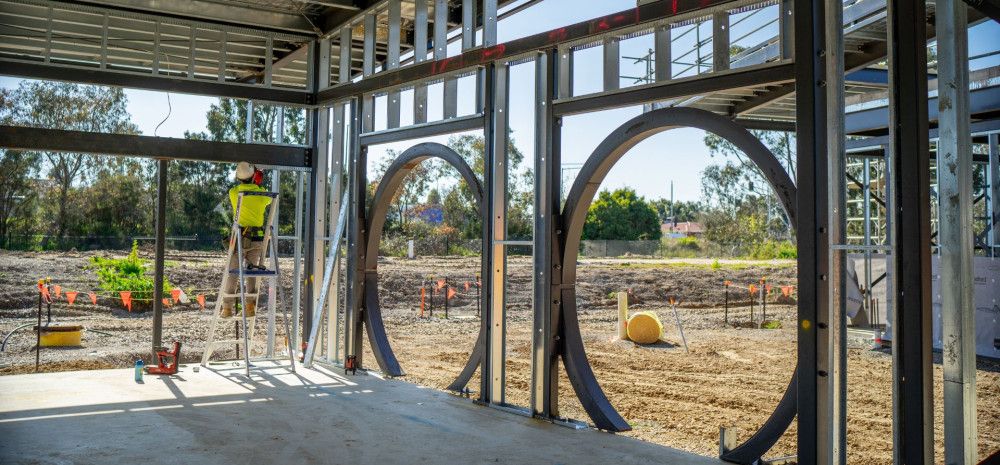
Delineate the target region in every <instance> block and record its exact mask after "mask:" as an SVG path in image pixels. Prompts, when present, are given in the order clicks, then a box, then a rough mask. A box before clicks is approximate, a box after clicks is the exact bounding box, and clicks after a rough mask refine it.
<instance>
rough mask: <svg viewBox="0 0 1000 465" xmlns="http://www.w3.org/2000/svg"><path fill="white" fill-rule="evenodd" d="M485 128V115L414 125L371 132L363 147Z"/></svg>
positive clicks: (362, 138)
mask: <svg viewBox="0 0 1000 465" xmlns="http://www.w3.org/2000/svg"><path fill="white" fill-rule="evenodd" d="M482 127H483V114H482V113H477V114H475V115H468V116H462V117H458V118H451V119H445V120H440V121H433V122H430V123H423V124H414V125H412V126H406V127H402V128H395V129H385V130H382V131H375V132H369V133H366V134H362V135H361V144H362V145H378V144H387V143H391V142H400V141H404V140H408V139H420V138H423V137H433V136H443V135H446V134H453V133H456V132H462V131H471V130H475V129H480V128H482Z"/></svg>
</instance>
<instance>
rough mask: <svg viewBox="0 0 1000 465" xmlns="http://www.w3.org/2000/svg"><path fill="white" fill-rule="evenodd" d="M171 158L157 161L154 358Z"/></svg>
mask: <svg viewBox="0 0 1000 465" xmlns="http://www.w3.org/2000/svg"><path fill="white" fill-rule="evenodd" d="M169 169H170V160H168V159H166V158H161V159H159V160H157V161H156V225H155V227H156V256H155V257H154V261H153V358H151V359H150V360H151V361H155V360H156V351H157V349H159V348H160V347H162V346H163V340H162V339H163V265H164V264H163V261H164V253H163V249H164V245H165V242H166V240H167V239H166V236H167V233H166V231H167V172H168V170H169Z"/></svg>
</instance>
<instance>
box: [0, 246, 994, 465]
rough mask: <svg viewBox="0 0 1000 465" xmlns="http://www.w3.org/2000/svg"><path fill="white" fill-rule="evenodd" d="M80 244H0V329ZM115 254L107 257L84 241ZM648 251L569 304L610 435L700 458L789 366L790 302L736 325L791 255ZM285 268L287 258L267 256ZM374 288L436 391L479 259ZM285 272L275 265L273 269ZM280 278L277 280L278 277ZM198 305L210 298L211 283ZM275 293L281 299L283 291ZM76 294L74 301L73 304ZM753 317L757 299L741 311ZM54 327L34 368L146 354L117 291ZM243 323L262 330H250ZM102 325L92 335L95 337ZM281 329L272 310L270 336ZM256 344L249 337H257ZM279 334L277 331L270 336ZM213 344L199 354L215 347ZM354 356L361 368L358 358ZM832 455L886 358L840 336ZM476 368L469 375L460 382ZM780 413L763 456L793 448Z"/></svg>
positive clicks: (468, 340)
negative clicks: (429, 305) (844, 347)
mask: <svg viewBox="0 0 1000 465" xmlns="http://www.w3.org/2000/svg"><path fill="white" fill-rule="evenodd" d="M94 254H95V253H92V252H88V253H12V252H3V251H0V332H2V333H3V334H4V335H6V334H7V333H8V332H9V331H11V330H12V329H13V328H14V327H16V326H18V325H20V324H25V323H30V322H33V321H34V318H35V315H36V314H35V312H36V309H37V294H36V293H35V292H34V291H33V283H34V281H35V280H36V279H37V278H39V277H43V276H51V277H52V278H53V280H54V282H56V283H62V285H63V287H64V288H67V289H74V290H89V289H94V288H96V280H95V277H94V276H93V273H92V272H90V271H88V270H86V269H85V266H86V264H87V260H88V258H89V257H90V256H92V255H94ZM96 254H100V255H121V254H122V253H121V252H97V253H96ZM221 260H222V256H221V255H220V254H194V253H187V252H176V251H171V252H168V261H167V269H166V270H167V271H166V272H167V277H168V279H169V280H170V281H171V282H172V283H174V284H175V285H177V286H180V287H181V288H184V289H186V290H187V289H191V290H198V289H206V290H210V289H213V288H215V287H216V286H217V285H218V279H219V268H220V266H221ZM719 262H720V263H719V265H718V266H713V263H714V261H711V260H653V259H643V258H627V259H601V260H583V261H582V262H581V264H580V266H579V279H578V280H579V284H578V307H579V310H580V324H581V330H582V332H583V336H584V343H585V345H586V349H587V354H588V358H589V359H590V362H591V364H592V366H593V368H594V372H595V374H596V375H597V377H598V380H599V381H600V382H601V385H602V387H603V388H604V390H605V392H606V394H607V395H608V397H609V399H610V400H611V402H612V403H613V404H614V405H615V407H616V408H617V409H618V410H619V412H621V414H622V415H623V416H624V417H625V419H626V420H627V421H628V422H629V423H630V424H631V425H632V427H633V431H631V432H628V433H624V434H626V435H628V436H633V437H636V438H639V439H643V440H647V441H651V442H655V443H659V444H663V445H667V446H670V447H675V448H680V449H684V450H688V451H692V452H696V453H700V454H705V455H715V454H717V447H718V446H717V443H718V428H719V426H727V427H737V428H738V429H739V430H740V431H741V438H746V437H747V436H749V434H751V433H752V432H753V431H755V429H756V427H758V426H759V425H760V423H762V421H763V419H764V418H766V416H767V415H768V414H769V413H770V412H771V411H772V410H773V408H774V405H775V404H776V403H777V402H778V399H779V398H780V396H781V394H782V392H783V390H784V389H785V387H786V386H787V383H788V380H789V377H790V376H791V373H792V370H793V369H794V366H795V353H796V342H795V337H796V334H795V331H794V327H795V307H794V301H792V300H790V299H786V300H784V301H782V302H778V301H777V299H772V301H771V303H770V304H769V305H768V309H767V311H768V319H769V320H774V321H777V322H780V323H781V325H782V327H781V328H779V329H774V330H764V329H757V328H756V327H755V326H753V325H751V324H750V322H749V308H748V307H747V306H746V303H747V302H746V300H747V293H746V291H745V290H744V289H745V286H746V284H749V283H754V282H758V281H759V279H760V278H761V277H767V279H768V281H769V282H770V283H773V284H774V285H775V286H780V285H786V284H794V282H795V281H794V280H795V272H796V271H795V267H794V262H787V261H777V262H764V263H762V262H743V261H725V260H720V261H719ZM282 266H283V267H284V269H285V270H290V269H291V264H290V263H287V264H286V263H285V262H282ZM379 269H380V276H381V282H380V286H379V290H380V297H381V302H382V308H383V311H384V313H385V319H386V328H387V331H388V333H389V337H390V339H391V341H392V343H393V347H394V349H395V351H396V354H397V356H398V358H399V361H400V363H401V364H402V366H403V368H404V370H406V372H407V375H406V379H409V380H411V381H414V382H417V383H421V384H425V385H428V386H432V387H436V388H442V389H443V388H444V387H445V386H447V385H448V384H449V383H450V381H451V380H452V379H453V378H454V376H455V375H457V373H458V372H459V370H460V369H461V368H462V366H463V365H464V363H465V361H466V359H467V357H468V354H469V351H470V350H471V347H472V344H473V342H474V341H475V338H476V335H477V332H478V329H479V320H478V319H477V318H476V306H475V305H476V299H475V288H472V289H470V290H469V291H465V290H464V282H466V281H470V282H472V281H474V280H475V275H476V274H477V272H478V270H479V260H478V258H476V257H436V258H422V259H418V260H412V261H411V260H403V259H392V258H389V259H383V260H382V261H381V262H380V267H379ZM530 269H531V261H530V259H529V258H526V257H511V259H510V260H509V263H508V276H509V283H510V285H509V288H508V292H507V320H508V321H507V333H508V343H507V349H508V361H507V401H508V403H510V404H513V405H522V406H523V405H527V403H528V387H529V382H530V378H531V372H530V371H531V366H530V335H531V296H532V285H531V280H530ZM286 275H290V273H286ZM443 277H448V279H449V282H451V283H454V284H455V285H457V286H458V287H459V289H460V292H459V295H458V296H457V297H455V298H454V299H453V300H452V301H451V305H450V308H449V316H450V317H451V318H449V319H443V318H441V317H442V316H443V315H442V310H443V309H442V308H441V302H440V297H437V300H438V302H437V306H436V308H435V313H434V317H433V318H419V317H418V315H419V288H420V286H421V283H422V282H425V281H426V282H434V281H436V280H437V279H440V278H443ZM724 280H731V281H733V282H734V283H736V285H738V287H739V290H737V288H736V287H734V288H732V289H731V290H730V296H729V300H730V302H732V303H733V306H732V307H731V308H730V309H729V320H730V323H731V325H730V327H725V325H724V324H723V320H724V315H725V310H724V309H723V307H722V304H723V302H724V301H725V295H726V289H725V287H724V286H723V285H722V282H723V281H724ZM290 284H291V283H290V279H287V278H286V279H285V282H284V285H285V286H290ZM624 289H631V290H632V299H631V301H632V302H633V305H632V307H631V308H632V309H633V310H652V311H656V312H657V313H658V314H659V315H660V317H661V319H662V321H663V323H664V326H665V330H666V331H665V332H666V339H667V342H665V343H661V344H657V345H653V346H640V345H636V344H633V343H631V342H626V341H619V340H617V339H616V338H615V321H616V318H617V316H616V315H617V313H616V310H615V304H616V299H615V296H614V293H615V292H617V291H620V290H624ZM206 293H207V294H209V298H208V306H209V307H210V308H211V306H212V304H213V301H212V297H213V296H212V294H214V291H208V292H206ZM286 295H290V294H286ZM668 295H678V296H680V298H681V299H682V302H681V305H680V306H679V307H678V312H679V314H680V317H681V320H682V322H683V327H684V331H685V335H686V336H687V340H688V343H689V348H690V352H685V350H684V348H683V347H682V346H681V344H680V342H681V341H680V338H679V337H678V333H677V330H676V325H675V324H674V322H673V317H672V313H671V312H670V309H669V306H668V304H667V303H666V298H667V296H668ZM81 301H84V302H85V303H84V304H81ZM755 312H756V317H757V318H758V319H759V318H760V308H759V306H758V307H757V308H756V309H755ZM53 315H54V317H55V319H56V320H57V321H59V322H65V323H76V324H82V325H83V326H85V328H86V329H87V330H88V331H85V333H84V341H83V342H84V344H83V345H84V346H83V347H82V348H76V349H44V350H43V351H42V353H41V358H42V370H44V371H55V370H77V369H97V368H111V367H121V366H129V365H131V364H132V362H133V361H134V360H135V359H136V358H139V357H147V358H148V353H149V347H150V336H149V334H150V330H151V317H150V315H149V312H134V313H129V312H127V311H125V310H124V309H123V308H122V307H121V304H120V302H118V301H115V300H113V299H102V300H100V301H99V303H98V305H97V306H94V305H91V304H90V302H89V301H88V299H86V297H85V296H84V295H81V296H80V297H78V301H77V303H76V304H75V305H74V306H72V307H68V306H67V304H66V302H65V301H64V300H59V301H57V303H56V304H55V305H54V307H53ZM210 321H211V318H210V313H209V312H208V311H202V310H199V308H198V305H197V304H195V303H191V304H187V305H176V306H173V307H170V308H168V309H167V310H166V311H165V314H164V334H163V339H164V341H171V340H174V339H178V340H181V341H183V342H184V348H183V349H182V354H183V359H184V361H186V362H194V361H196V360H199V359H200V356H201V351H202V347H203V345H204V341H205V338H206V337H207V332H208V327H209V322H210ZM258 327H262V325H260V323H259V326H258ZM94 330H96V331H101V332H105V333H108V334H109V335H104V334H100V333H97V332H95V331H94ZM281 337H283V332H282V331H281V326H280V321H279V338H281ZM258 339H261V338H258ZM280 340H283V339H280ZM233 355H234V353H233V350H232V349H226V351H224V352H223V353H221V354H220V355H219V356H216V357H215V358H220V359H224V358H231V357H232V356H233ZM34 357H35V355H34V337H33V333H32V332H31V331H30V329H27V330H26V331H25V330H22V331H21V332H19V333H17V334H15V335H14V336H13V337H11V339H10V342H9V343H8V347H7V349H6V351H4V352H3V353H2V354H0V374H9V373H21V372H30V371H33V370H34ZM363 360H364V362H365V364H366V366H373V364H374V358H373V357H372V356H371V354H370V353H367V355H365V356H364V359H363ZM940 368H941V366H940V361H939V360H936V364H935V378H934V380H935V395H936V398H935V409H936V415H935V419H936V424H935V428H936V432H935V441H936V446H937V447H936V449H937V452H938V454H939V457H938V460H936V462H941V461H942V460H943V457H940V454H941V449H942V447H943V434H942V430H941V410H940V409H941V405H942V402H941V379H942V375H941V370H940ZM848 376H849V385H848V442H849V448H848V455H849V461H850V463H865V464H868V463H870V464H876V463H878V464H880V463H886V462H887V461H888V460H891V458H890V455H889V451H890V450H891V428H892V423H891V381H892V378H891V357H890V356H889V355H888V353H887V352H885V351H881V350H871V348H870V347H868V346H867V345H866V344H865V343H863V342H862V341H853V342H852V344H851V348H850V350H849V354H848ZM477 386H478V379H474V380H473V382H472V383H470V387H472V388H476V387H477ZM977 395H978V409H979V416H978V420H979V436H980V440H979V444H980V456H981V457H985V455H986V454H987V453H989V452H991V451H994V450H996V449H998V448H1000V366H998V364H997V363H996V362H994V361H980V370H979V371H978V389H977ZM560 408H561V414H562V415H564V416H568V417H571V418H578V419H586V416H585V414H584V412H583V409H582V407H581V406H580V405H579V403H578V402H577V401H576V397H575V395H574V394H573V392H572V388H571V386H570V384H569V382H568V380H566V379H565V377H564V376H563V378H562V380H561V381H560ZM794 434H795V426H794V424H793V425H792V427H791V428H790V430H789V431H788V433H786V435H785V437H784V438H783V439H782V440H781V441H780V442H779V443H778V444H777V445H776V446H775V448H774V449H773V450H772V451H771V452H770V456H781V455H787V454H791V453H793V452H794Z"/></svg>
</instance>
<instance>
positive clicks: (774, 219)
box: [702, 130, 795, 243]
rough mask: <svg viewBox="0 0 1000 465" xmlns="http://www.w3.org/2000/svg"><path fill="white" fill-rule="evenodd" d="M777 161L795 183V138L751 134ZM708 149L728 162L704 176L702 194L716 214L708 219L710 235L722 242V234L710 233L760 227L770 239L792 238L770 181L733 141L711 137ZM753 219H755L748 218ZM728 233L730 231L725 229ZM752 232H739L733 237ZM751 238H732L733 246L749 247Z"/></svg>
mask: <svg viewBox="0 0 1000 465" xmlns="http://www.w3.org/2000/svg"><path fill="white" fill-rule="evenodd" d="M751 132H752V133H753V134H754V136H756V137H757V139H759V140H760V141H761V142H762V143H763V144H764V145H765V146H766V147H767V148H768V149H770V150H771V152H772V153H773V154H774V156H775V157H776V158H777V160H778V162H779V163H780V164H781V165H782V167H784V169H785V171H786V172H787V173H788V176H789V177H790V178H791V179H795V137H794V135H793V134H791V133H788V132H776V131H756V130H755V131H751ZM704 140H705V145H706V146H707V147H708V149H709V152H710V155H711V156H713V157H715V156H721V157H722V158H724V159H725V161H724V163H723V164H721V165H712V166H709V167H708V168H706V169H705V171H703V172H702V194H703V200H704V202H705V204H706V207H707V208H709V209H714V210H721V211H716V212H714V213H713V215H710V216H711V218H714V219H715V221H709V219H706V221H705V222H706V224H705V227H706V235H707V236H708V237H709V238H710V239H711V238H712V237H716V238H720V239H721V238H722V234H721V232H720V231H716V232H714V233H713V232H712V231H710V230H711V229H712V228H713V227H715V228H719V227H722V225H723V224H726V225H731V224H736V225H739V224H743V225H744V226H745V225H747V224H751V223H752V224H760V225H762V226H761V227H762V228H763V231H765V232H766V236H767V237H769V238H780V237H784V238H790V237H791V235H792V225H791V224H790V223H789V221H788V217H787V216H786V215H785V212H784V209H783V208H782V207H781V203H780V202H779V201H778V200H777V197H776V196H775V195H774V192H773V191H772V190H771V187H770V184H769V183H768V181H767V178H765V177H764V175H763V173H761V171H760V169H759V168H757V165H755V164H754V163H753V161H751V160H750V159H749V158H748V157H746V155H745V154H744V153H743V152H742V151H740V150H739V149H738V148H737V147H736V146H735V145H733V144H732V143H730V142H729V141H727V140H725V139H723V138H721V137H719V136H717V135H715V134H712V133H708V134H706V135H705V139H704ZM747 215H750V216H753V217H754V218H753V219H750V218H744V217H745V216H747ZM723 229H726V230H728V228H723ZM744 231H748V230H747V229H745V228H737V229H736V230H735V231H731V232H732V233H736V234H739V233H740V232H744ZM749 240H750V238H749V237H740V238H732V240H727V241H728V242H729V243H733V242H739V243H745V242H747V241H749Z"/></svg>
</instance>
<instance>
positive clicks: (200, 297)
mask: <svg viewBox="0 0 1000 465" xmlns="http://www.w3.org/2000/svg"><path fill="white" fill-rule="evenodd" d="M198 305H201V308H205V294H198Z"/></svg>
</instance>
